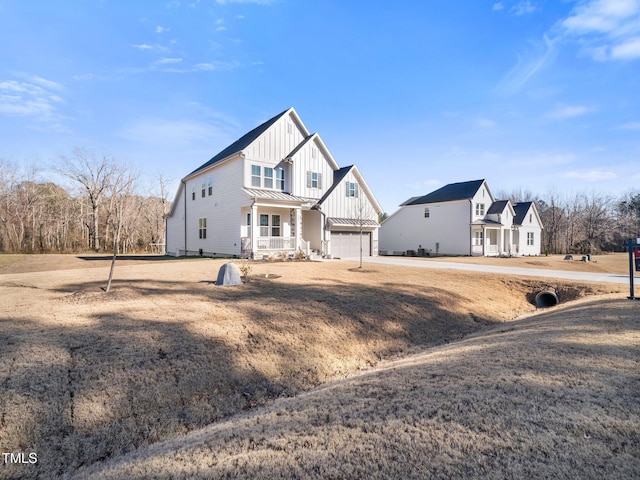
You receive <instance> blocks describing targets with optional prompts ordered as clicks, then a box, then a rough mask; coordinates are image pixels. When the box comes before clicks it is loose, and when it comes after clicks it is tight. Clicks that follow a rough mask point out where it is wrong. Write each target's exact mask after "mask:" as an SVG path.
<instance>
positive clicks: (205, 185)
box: [202, 180, 207, 198]
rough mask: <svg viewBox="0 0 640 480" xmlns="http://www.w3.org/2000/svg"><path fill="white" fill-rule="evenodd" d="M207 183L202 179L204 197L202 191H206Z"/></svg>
mask: <svg viewBox="0 0 640 480" xmlns="http://www.w3.org/2000/svg"><path fill="white" fill-rule="evenodd" d="M206 187H207V184H206V183H204V180H203V181H202V198H204V192H205V191H206Z"/></svg>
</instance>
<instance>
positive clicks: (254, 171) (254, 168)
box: [251, 165, 262, 187]
mask: <svg viewBox="0 0 640 480" xmlns="http://www.w3.org/2000/svg"><path fill="white" fill-rule="evenodd" d="M251 186H252V187H260V186H262V183H261V178H260V166H259V165H251Z"/></svg>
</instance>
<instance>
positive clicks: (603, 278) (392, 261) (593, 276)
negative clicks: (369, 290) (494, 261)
mask: <svg viewBox="0 0 640 480" xmlns="http://www.w3.org/2000/svg"><path fill="white" fill-rule="evenodd" d="M343 260H349V261H355V262H359V261H360V259H359V258H343ZM363 263H364V264H372V263H376V264H382V265H399V266H404V267H415V268H443V269H450V270H466V271H471V272H486V273H501V274H506V275H525V276H529V277H547V278H560V279H565V280H578V281H581V282H609V283H623V284H627V285H628V284H629V274H626V275H622V274H617V273H592V272H570V271H566V270H543V269H539V268H521V267H500V266H497V265H476V264H471V263H454V262H447V261H446V260H445V261H435V260H423V259H420V258H406V257H366V258H364V259H363ZM634 283H635V285H636V292H640V276H638V275H637V274H636V275H635V276H634Z"/></svg>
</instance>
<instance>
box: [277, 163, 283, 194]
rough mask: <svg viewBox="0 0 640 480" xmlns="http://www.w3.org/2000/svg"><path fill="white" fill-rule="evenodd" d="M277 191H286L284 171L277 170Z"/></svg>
mask: <svg viewBox="0 0 640 480" xmlns="http://www.w3.org/2000/svg"><path fill="white" fill-rule="evenodd" d="M276 190H282V191H284V170H283V169H281V168H276Z"/></svg>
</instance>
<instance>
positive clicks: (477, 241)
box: [473, 231, 484, 246]
mask: <svg viewBox="0 0 640 480" xmlns="http://www.w3.org/2000/svg"><path fill="white" fill-rule="evenodd" d="M483 240H484V232H483V231H479V232H473V244H474V245H477V246H482V242H483Z"/></svg>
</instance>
